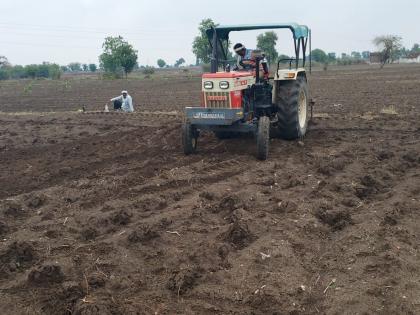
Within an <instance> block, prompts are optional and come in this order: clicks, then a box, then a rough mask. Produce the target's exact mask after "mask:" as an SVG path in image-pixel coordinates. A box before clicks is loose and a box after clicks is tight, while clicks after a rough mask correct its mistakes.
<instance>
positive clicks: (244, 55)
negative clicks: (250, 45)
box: [233, 43, 269, 80]
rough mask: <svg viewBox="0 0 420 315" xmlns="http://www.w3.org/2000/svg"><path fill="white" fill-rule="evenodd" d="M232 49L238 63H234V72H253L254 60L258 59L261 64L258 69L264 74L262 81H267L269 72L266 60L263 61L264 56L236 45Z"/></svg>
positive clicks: (259, 52) (239, 44)
mask: <svg viewBox="0 0 420 315" xmlns="http://www.w3.org/2000/svg"><path fill="white" fill-rule="evenodd" d="M233 49H234V50H235V53H236V54H237V55H238V61H237V63H236V67H235V68H236V70H255V67H256V63H257V62H256V58H257V57H260V58H262V59H261V63H260V67H261V69H260V70H262V71H263V74H264V79H266V80H267V79H268V77H269V71H268V63H267V59H265V56H264V54H262V53H261V51H259V50H253V49H246V47H245V46H244V45H243V44H241V43H238V44H236V45H235V46H233Z"/></svg>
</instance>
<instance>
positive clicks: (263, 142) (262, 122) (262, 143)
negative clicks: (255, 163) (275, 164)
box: [257, 116, 270, 161]
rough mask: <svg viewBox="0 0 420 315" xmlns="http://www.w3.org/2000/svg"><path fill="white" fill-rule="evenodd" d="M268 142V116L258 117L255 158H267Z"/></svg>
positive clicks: (263, 159)
mask: <svg viewBox="0 0 420 315" xmlns="http://www.w3.org/2000/svg"><path fill="white" fill-rule="evenodd" d="M269 144H270V118H268V117H267V116H263V117H260V119H259V120H258V131H257V158H258V159H259V160H261V161H265V160H267V157H268V148H269Z"/></svg>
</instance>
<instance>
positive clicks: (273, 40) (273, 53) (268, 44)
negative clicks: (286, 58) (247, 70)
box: [257, 32, 279, 63]
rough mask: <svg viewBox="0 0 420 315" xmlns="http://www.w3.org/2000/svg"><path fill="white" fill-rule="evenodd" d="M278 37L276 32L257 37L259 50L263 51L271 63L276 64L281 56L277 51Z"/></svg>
mask: <svg viewBox="0 0 420 315" xmlns="http://www.w3.org/2000/svg"><path fill="white" fill-rule="evenodd" d="M278 39H279V38H278V36H277V34H276V33H275V32H265V33H264V34H260V35H258V37H257V48H258V49H261V50H262V51H263V52H264V53H265V55H266V57H267V60H268V62H269V63H271V62H276V60H277V58H278V56H279V54H278V52H277V50H276V44H277V41H278Z"/></svg>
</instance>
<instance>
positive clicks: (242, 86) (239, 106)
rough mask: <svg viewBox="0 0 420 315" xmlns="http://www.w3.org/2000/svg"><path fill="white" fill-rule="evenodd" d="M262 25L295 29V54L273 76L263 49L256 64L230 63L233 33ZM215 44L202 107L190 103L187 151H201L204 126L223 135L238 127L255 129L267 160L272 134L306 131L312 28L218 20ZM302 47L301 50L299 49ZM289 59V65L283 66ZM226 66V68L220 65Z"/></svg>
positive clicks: (288, 135)
mask: <svg viewBox="0 0 420 315" xmlns="http://www.w3.org/2000/svg"><path fill="white" fill-rule="evenodd" d="M259 29H290V30H291V31H292V33H293V38H294V47H295V53H296V56H295V58H292V59H283V60H279V61H278V63H277V70H276V72H275V73H274V76H273V77H271V78H263V77H262V75H261V74H260V71H259V69H260V63H261V61H262V60H263V55H256V56H254V60H255V66H254V69H253V70H242V71H231V70H230V65H229V64H228V60H227V55H228V46H229V45H228V43H229V33H230V32H232V31H247V30H259ZM207 36H208V38H209V41H210V43H211V47H212V62H211V72H210V73H205V74H203V77H202V104H201V107H187V108H186V119H185V122H184V124H183V127H182V131H183V132H182V140H183V148H184V153H185V154H187V155H188V154H192V153H194V152H196V149H197V141H198V138H199V135H200V131H201V130H210V131H213V132H214V133H215V135H216V136H217V137H218V138H219V139H222V138H228V137H229V136H230V135H232V134H237V133H253V134H255V136H256V142H257V158H258V159H260V160H266V159H267V157H268V151H269V141H270V133H271V136H277V137H281V138H283V139H287V140H293V139H299V138H301V137H303V136H304V135H305V134H306V131H307V127H308V121H309V114H308V108H309V95H308V83H307V78H306V70H305V63H306V50H307V47H308V43H309V46H310V30H309V29H308V27H307V26H302V25H298V24H274V25H241V26H218V27H216V28H211V29H209V30H207ZM300 52H302V55H300ZM284 62H287V63H288V64H289V67H288V69H280V65H281V64H282V63H284ZM220 69H222V70H223V71H219V70H220Z"/></svg>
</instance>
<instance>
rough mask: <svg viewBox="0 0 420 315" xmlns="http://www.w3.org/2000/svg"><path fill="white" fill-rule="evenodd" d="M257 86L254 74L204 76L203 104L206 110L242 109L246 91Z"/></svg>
mask: <svg viewBox="0 0 420 315" xmlns="http://www.w3.org/2000/svg"><path fill="white" fill-rule="evenodd" d="M254 84H255V77H254V75H253V73H252V72H242V71H241V72H240V71H232V72H217V73H205V74H203V82H202V102H201V106H202V107H205V108H215V109H217V108H224V109H226V108H228V109H229V108H232V109H238V108H242V107H243V104H244V97H246V96H245V95H244V91H245V90H247V89H249V88H250V87H251V86H253V85H254Z"/></svg>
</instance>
